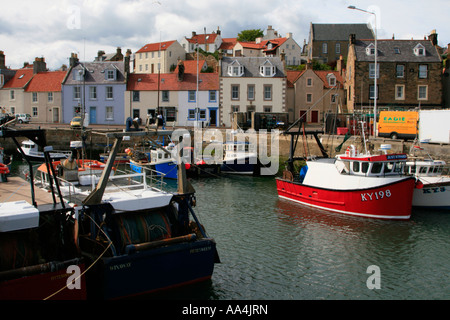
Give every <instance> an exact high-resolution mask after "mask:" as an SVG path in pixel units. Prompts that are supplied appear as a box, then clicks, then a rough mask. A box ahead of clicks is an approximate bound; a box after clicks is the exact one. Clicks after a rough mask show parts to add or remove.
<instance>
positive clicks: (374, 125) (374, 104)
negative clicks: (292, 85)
mask: <svg viewBox="0 0 450 320" xmlns="http://www.w3.org/2000/svg"><path fill="white" fill-rule="evenodd" d="M348 9H352V10H358V11H362V12H365V13H369V14H372V15H373V16H374V17H375V23H374V29H375V32H374V33H375V79H374V89H373V93H374V99H373V100H374V102H373V137H374V138H376V136H377V100H378V87H377V80H378V68H377V67H378V66H377V60H378V46H377V15H376V14H375V12H371V11H367V10H364V9H360V8H357V7H355V6H348Z"/></svg>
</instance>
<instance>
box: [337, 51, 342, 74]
mask: <svg viewBox="0 0 450 320" xmlns="http://www.w3.org/2000/svg"><path fill="white" fill-rule="evenodd" d="M336 71H337V72H339V74H340V75H341V76H342V73H343V71H344V58H343V57H342V54H341V55H340V56H339V60H338V61H337V63H336Z"/></svg>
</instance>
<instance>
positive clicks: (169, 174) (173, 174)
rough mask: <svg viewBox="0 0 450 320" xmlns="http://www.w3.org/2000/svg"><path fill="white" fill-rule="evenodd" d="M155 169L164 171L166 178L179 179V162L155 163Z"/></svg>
mask: <svg viewBox="0 0 450 320" xmlns="http://www.w3.org/2000/svg"><path fill="white" fill-rule="evenodd" d="M155 170H156V171H158V173H159V172H161V173H164V174H165V176H164V178H169V179H177V177H178V174H177V172H178V169H177V164H176V163H174V162H164V163H157V164H155Z"/></svg>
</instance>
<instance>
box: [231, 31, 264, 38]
mask: <svg viewBox="0 0 450 320" xmlns="http://www.w3.org/2000/svg"><path fill="white" fill-rule="evenodd" d="M263 36H264V32H263V31H262V30H261V29H249V30H242V31H241V32H239V33H238V37H237V41H255V40H256V38H259V37H263Z"/></svg>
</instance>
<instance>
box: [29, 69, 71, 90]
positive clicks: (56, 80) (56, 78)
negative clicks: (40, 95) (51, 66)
mask: <svg viewBox="0 0 450 320" xmlns="http://www.w3.org/2000/svg"><path fill="white" fill-rule="evenodd" d="M66 74H67V71H46V72H39V73H37V74H35V75H34V77H33V79H31V82H30V84H29V85H28V86H27V89H26V90H25V91H27V92H59V91H61V83H62V81H63V80H64V77H65V76H66Z"/></svg>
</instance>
